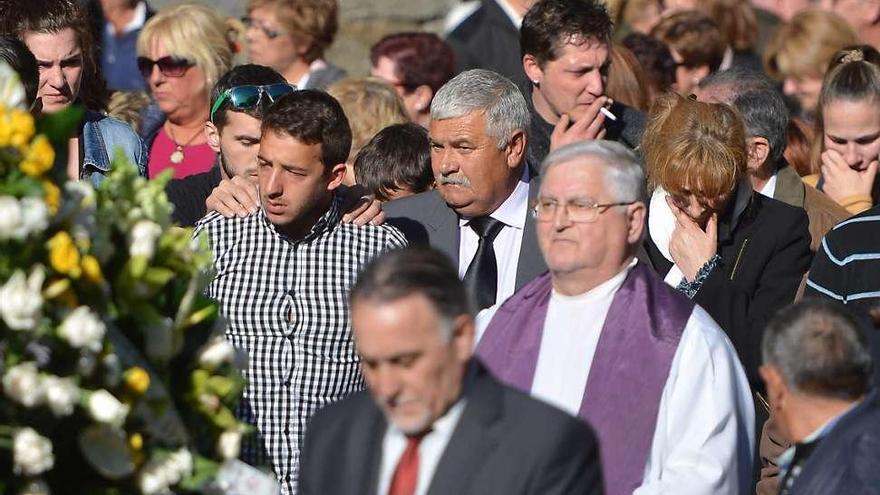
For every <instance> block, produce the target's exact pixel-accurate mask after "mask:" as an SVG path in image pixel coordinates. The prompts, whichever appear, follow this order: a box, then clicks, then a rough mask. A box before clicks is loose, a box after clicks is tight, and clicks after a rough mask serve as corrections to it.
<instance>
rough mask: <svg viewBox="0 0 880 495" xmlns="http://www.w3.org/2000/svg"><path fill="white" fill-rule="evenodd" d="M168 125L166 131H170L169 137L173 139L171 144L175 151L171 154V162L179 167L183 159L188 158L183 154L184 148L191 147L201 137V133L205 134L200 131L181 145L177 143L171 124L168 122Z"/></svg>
mask: <svg viewBox="0 0 880 495" xmlns="http://www.w3.org/2000/svg"><path fill="white" fill-rule="evenodd" d="M166 125H167V127H166V130H167V131H168V136H169V137H171V142H173V143H174V151H173V152H171V157H170V160H171V163H173V164H175V165H179V164H181V163H183V159H184V158H186V156H185V155H184V153H183V148H184V147H185V146H189V144H190V143H192V142H193V140H195V138H196V137H197V136H198V135H199V133H200V132H204V130H203V129H199V130H198V131H196V133H195V134H193V135H192V137H191V138H189V139H188V140H187V141H186V142H185V143H183V144H180V143H178V142H177V138H175V137H174V131H172V130H171V124H169V123H168V122H166Z"/></svg>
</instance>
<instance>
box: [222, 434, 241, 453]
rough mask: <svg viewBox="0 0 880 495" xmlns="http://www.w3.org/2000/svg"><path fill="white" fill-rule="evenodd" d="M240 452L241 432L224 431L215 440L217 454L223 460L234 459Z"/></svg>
mask: <svg viewBox="0 0 880 495" xmlns="http://www.w3.org/2000/svg"><path fill="white" fill-rule="evenodd" d="M240 452H241V432H240V431H238V430H226V431H224V432H223V433H221V434H220V438H218V439H217V453H218V454H220V457H222V458H224V459H236V458H238V454H239V453H240Z"/></svg>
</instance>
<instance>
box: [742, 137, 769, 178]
mask: <svg viewBox="0 0 880 495" xmlns="http://www.w3.org/2000/svg"><path fill="white" fill-rule="evenodd" d="M746 147H747V148H748V151H749V156H748V169H749V170H757V169H759V168H761V167H762V166H764V164H765V163H766V162H767V158H768V157H770V141H767V138H765V137H763V136H755V137H750V138H748V139H747V140H746Z"/></svg>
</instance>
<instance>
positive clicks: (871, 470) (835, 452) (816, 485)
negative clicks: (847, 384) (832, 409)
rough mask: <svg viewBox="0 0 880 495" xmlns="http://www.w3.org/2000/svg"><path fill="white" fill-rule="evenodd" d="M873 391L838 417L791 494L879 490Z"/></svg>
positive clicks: (879, 434) (878, 419)
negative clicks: (842, 415)
mask: <svg viewBox="0 0 880 495" xmlns="http://www.w3.org/2000/svg"><path fill="white" fill-rule="evenodd" d="M877 400H878V396H877V393H876V391H875V392H873V393H871V394H869V395H868V396H867V397H866V398H865V399H864V400H863V402H862V403H861V404H859V405H858V406H856V407H855V408H854V409H853V410H852V411H850V412H848V413H847V414H846V415H845V416H844V417H842V418H841V419H840V422H838V423H837V424H836V425H834V427H833V428H832V429H831V431H830V432H828V435H827V436H826V437H825V438H824V439H822V440H821V441H820V443H819V445H818V446H816V450H814V451H813V453H812V454H810V457H809V458H808V459H807V461H806V462H805V463H804V465H803V467H802V469H803V470H802V471H801V474H800V475H799V476H798V477H797V478H795V480H794V484H792V487H791V492H790V493H791V495H825V494H829V493H840V494H844V493H845V494H847V495H867V494H877V493H880V469H878V466H880V405H878V403H877Z"/></svg>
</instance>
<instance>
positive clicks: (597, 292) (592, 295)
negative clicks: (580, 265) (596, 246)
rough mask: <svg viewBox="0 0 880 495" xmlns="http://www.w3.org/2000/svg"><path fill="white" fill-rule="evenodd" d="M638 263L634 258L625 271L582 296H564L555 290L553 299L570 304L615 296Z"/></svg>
mask: <svg viewBox="0 0 880 495" xmlns="http://www.w3.org/2000/svg"><path fill="white" fill-rule="evenodd" d="M636 263H638V260H637V259H636V258H633V259H632V260H630V262H629V263H628V264H627V265H626V266H625V267H624V268H623V270H621V271H619V272H618V273H617V275H614V276H613V277H611V278H609V279H608V280H606V281H604V282H602V283H601V284H599V285H597V286H595V287H593V288H592V289H590V290H588V291H587V292H584V293H581V294H576V295H573V296H566V295H564V294H560V293H558V292H556V289H553V294H552V297H553V299H556V300H559V301H563V302H566V301H570V302H579V303H585V302H592V301H596V300H599V299H602V298H604V297H607V296H610V295H612V294H614V293H615V292H617V289H619V288H620V286H621V285H623V281H624V280H625V279H626V276H627V275H628V274H629V271H630V270H632V268H633V267H634V266H636Z"/></svg>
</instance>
